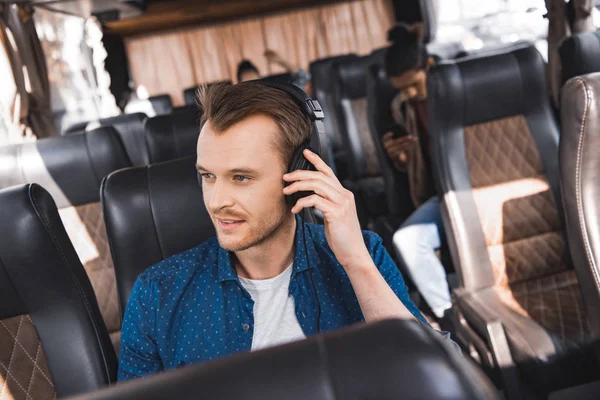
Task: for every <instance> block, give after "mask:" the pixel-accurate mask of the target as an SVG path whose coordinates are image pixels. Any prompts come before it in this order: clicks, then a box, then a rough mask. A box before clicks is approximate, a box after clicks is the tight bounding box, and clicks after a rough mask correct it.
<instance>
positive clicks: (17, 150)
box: [0, 127, 131, 349]
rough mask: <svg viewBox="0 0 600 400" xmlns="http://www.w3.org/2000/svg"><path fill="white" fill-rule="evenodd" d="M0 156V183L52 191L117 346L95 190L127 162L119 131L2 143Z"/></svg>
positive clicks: (110, 274) (113, 293)
mask: <svg viewBox="0 0 600 400" xmlns="http://www.w3.org/2000/svg"><path fill="white" fill-rule="evenodd" d="M0 159H2V161H3V162H2V163H0V188H6V187H9V186H13V185H19V184H24V183H37V184H40V185H42V186H43V187H44V188H46V190H48V192H50V193H51V195H52V197H53V198H54V201H55V202H56V205H57V206H58V208H59V214H60V217H61V220H62V223H63V225H64V228H65V230H66V231H67V233H68V235H69V238H70V239H71V241H72V242H73V246H74V247H75V250H76V251H77V254H78V255H79V258H80V260H81V262H82V263H83V266H84V268H85V270H86V272H87V274H88V276H89V279H90V281H91V282H92V286H93V288H94V292H95V293H96V297H97V299H98V304H99V306H100V311H101V312H102V316H103V317H104V321H105V323H106V326H107V328H108V331H109V332H110V334H111V338H112V339H113V343H114V344H115V347H116V348H117V349H118V343H119V338H120V329H121V319H120V315H119V310H118V302H117V290H116V286H115V276H114V269H113V264H112V259H111V256H110V249H109V247H108V241H107V238H106V230H105V228H104V220H103V219H102V207H101V205H100V195H99V192H100V183H101V180H102V178H103V177H104V176H106V175H108V174H109V173H111V172H112V171H115V170H117V169H120V168H125V167H129V166H131V163H130V161H129V159H128V157H127V155H126V154H125V150H124V149H123V145H122V143H121V141H120V139H119V135H118V134H117V133H116V132H115V131H114V129H113V128H110V127H105V128H98V129H96V130H93V131H89V132H85V133H82V134H78V135H70V136H60V137H54V138H48V139H43V140H39V141H37V142H34V143H24V144H16V145H11V146H3V147H0Z"/></svg>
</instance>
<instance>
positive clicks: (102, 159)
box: [0, 0, 600, 400]
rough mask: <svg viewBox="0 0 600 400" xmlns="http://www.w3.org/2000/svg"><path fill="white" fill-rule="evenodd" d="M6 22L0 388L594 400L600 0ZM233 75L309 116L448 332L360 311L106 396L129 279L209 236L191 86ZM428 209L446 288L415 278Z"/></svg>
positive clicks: (175, 11) (82, 7) (432, 0)
mask: <svg viewBox="0 0 600 400" xmlns="http://www.w3.org/2000/svg"><path fill="white" fill-rule="evenodd" d="M597 4H598V5H597ZM0 28H1V29H0V400H5V399H6V400H13V399H14V400H20V399H23V400H38V399H55V398H57V397H59V398H77V399H82V400H83V399H90V400H91V399H129V398H144V399H146V398H147V399H166V398H169V399H188V398H189V399H192V398H194V399H195V398H207V399H215V400H220V399H241V400H244V399H258V398H260V399H275V398H286V399H319V400H320V399H323V400H326V399H327V400H329V399H332V400H333V399H349V400H353V399H431V400H433V399H508V400H511V399H549V400H559V399H570V400H571V399H578V400H579V399H582V400H585V399H599V398H600V343H599V340H600V267H599V263H600V179H599V176H600V175H599V173H600V155H599V153H596V151H598V149H600V31H598V30H597V29H598V28H600V2H598V3H596V1H595V0H485V1H481V0H321V1H315V0H278V1H275V0H253V1H245V0H220V1H209V0H0ZM396 29H400V30H401V32H410V34H412V35H414V38H415V40H416V41H417V42H418V43H419V46H421V47H419V48H423V49H426V52H425V53H424V54H426V56H427V57H426V59H425V60H423V59H419V60H420V61H419V62H421V64H419V68H422V71H424V72H423V74H424V75H423V76H424V78H423V81H422V82H426V83H424V85H426V86H423V90H424V91H425V93H426V96H425V97H424V98H420V100H419V102H420V103H419V104H423V107H422V108H419V106H415V107H416V108H415V110H416V111H415V113H416V114H415V115H416V117H415V118H417V120H418V121H420V122H417V123H418V124H420V125H417V126H418V128H417V129H425V130H426V131H427V140H426V142H423V141H421V144H420V150H419V153H417V152H416V151H412V152H411V153H409V155H410V158H408V160H409V162H412V161H413V160H417V159H422V160H421V161H422V162H423V163H424V165H426V167H425V168H426V169H427V172H426V173H428V174H430V176H431V177H432V182H431V185H430V186H431V187H430V188H429V192H428V193H429V194H428V195H427V196H426V197H423V198H421V199H416V198H417V197H419V193H420V192H419V190H420V189H418V188H419V187H420V186H419V184H420V183H419V182H421V183H422V181H418V180H419V179H420V178H418V177H416V175H411V173H410V168H411V167H406V168H404V167H399V162H398V160H400V161H401V162H400V164H402V160H403V159H402V158H401V157H404V154H405V153H401V154H400V155H398V156H397V157H398V159H396V158H394V157H392V156H390V154H391V153H390V147H388V145H387V144H386V143H389V142H386V140H388V139H389V138H390V137H394V138H396V139H398V138H401V137H402V136H403V135H406V134H407V129H409V128H410V126H408V125H409V124H410V121H409V117H408V116H407V115H408V114H406V113H407V111H405V109H402V108H398V110H404V111H402V113H404V114H402V118H404V119H403V121H404V122H403V123H404V124H405V125H406V126H403V123H399V122H398V118H397V117H396V114H394V110H396V109H394V107H396V106H394V104H395V102H396V101H397V100H398V99H400V98H401V95H402V93H405V90H409V89H410V90H412V89H414V90H415V93H416V91H418V90H419V89H418V88H416V87H414V86H410V85H409V86H402V85H400V84H398V83H397V82H398V80H397V79H396V78H394V77H395V75H394V72H393V71H392V69H390V68H391V67H389V65H390V60H392V59H393V60H396V61H397V62H398V63H403V62H404V63H405V62H407V61H406V60H408V59H409V58H410V57H411V55H410V54H408V53H406V54H404V53H403V52H402V51H403V50H402V49H403V47H402V46H398V45H396V44H395V42H394V41H395V36H394V35H395V34H394V33H393V32H395V30H396ZM411 37H412V36H411ZM242 63H246V64H247V65H251V66H252V68H250V69H248V70H246V72H248V71H250V73H251V74H254V75H253V78H252V79H259V80H261V81H265V82H271V83H273V82H275V83H282V84H286V85H288V84H294V85H296V86H295V87H299V88H300V89H303V90H304V91H305V92H306V93H307V94H308V95H309V96H310V97H311V98H312V99H314V100H316V101H317V102H318V103H315V104H317V106H318V107H320V108H319V110H322V113H323V115H324V119H323V124H324V132H325V134H324V135H323V137H319V141H320V143H319V146H320V155H321V157H322V158H323V160H324V161H325V162H326V163H327V165H328V166H329V167H330V168H331V170H332V171H334V172H335V176H336V177H337V179H338V180H339V182H341V184H342V185H343V186H344V187H345V188H346V189H348V190H349V191H350V192H351V193H352V195H353V198H354V201H355V204H356V211H357V216H358V221H359V222H360V226H361V229H364V230H370V231H373V232H375V233H376V234H377V235H378V236H379V237H380V238H381V239H382V241H383V245H384V246H385V249H386V250H387V253H389V255H390V256H391V257H392V259H393V260H394V262H395V264H396V265H397V267H398V269H399V270H400V272H401V273H402V276H403V277H404V281H405V283H406V285H407V287H408V291H409V294H410V298H411V299H412V301H413V302H414V304H415V305H416V306H417V307H418V308H419V310H420V311H421V313H422V314H423V315H424V317H425V318H426V319H427V321H428V322H429V323H430V324H431V325H432V327H433V328H434V330H432V329H430V328H429V327H426V326H424V324H418V323H415V322H414V321H402V320H384V321H379V322H374V323H367V324H361V323H359V324H356V325H353V326H350V327H347V328H343V329H340V330H332V331H331V332H323V333H319V334H318V335H312V336H310V335H309V336H308V337H307V338H306V339H304V340H301V341H297V342H294V343H288V344H283V345H279V346H275V347H271V348H267V349H264V350H258V351H252V352H242V353H240V354H234V355H229V356H226V357H219V358H218V359H215V360H211V361H208V362H206V363H200V364H197V365H191V366H185V367H181V368H176V369H175V370H173V371H167V372H160V373H158V374H155V375H152V376H148V377H145V378H144V379H135V380H132V381H131V382H123V383H117V368H118V360H119V358H118V355H119V350H120V341H121V329H122V321H123V317H124V313H125V309H126V306H127V304H128V299H129V296H130V293H131V292H132V288H133V286H134V283H135V282H136V280H137V278H138V276H139V275H140V274H141V273H142V272H144V271H145V270H146V269H148V268H149V267H151V266H152V265H154V264H156V263H158V262H160V261H162V260H165V259H168V258H169V257H171V256H173V255H175V254H178V253H181V252H183V251H184V250H187V249H190V248H193V247H195V246H198V245H199V244H201V243H203V242H205V241H206V240H208V239H210V238H211V237H213V236H215V227H214V226H213V222H212V220H211V218H210V217H209V215H208V213H207V210H206V209H205V207H204V203H203V197H202V196H203V193H202V187H201V186H202V184H200V185H198V176H197V171H196V167H195V165H196V151H197V148H196V143H197V141H198V137H199V133H200V129H201V128H202V126H201V124H200V121H201V116H202V113H203V110H202V108H201V107H200V105H199V103H198V88H199V87H201V86H206V85H208V86H210V85H213V84H219V85H236V84H238V82H240V81H242V80H245V78H243V74H241V73H240V71H241V69H240V65H241V64H242ZM410 71H413V72H414V71H415V70H410ZM242 72H243V71H242ZM244 73H245V72H244ZM420 82H421V81H420ZM399 85H400V86H399ZM407 93H408V92H407ZM411 93H412V92H411ZM311 104H312V103H311ZM410 104H417V103H410ZM422 110H424V111H422ZM423 115H424V117H423ZM419 118H422V119H419ZM390 121H392V125H393V127H392V125H390ZM390 132H392V133H390ZM408 135H409V136H410V133H409V134H408ZM386 137H387V138H388V139H386ZM596 142H597V143H596ZM402 165H403V166H406V165H407V164H402ZM407 168H408V169H407ZM407 171H408V172H407ZM423 179H424V178H423ZM417 192H419V193H417ZM423 196H424V195H423ZM428 199H429V200H428ZM431 199H434V200H435V201H434V203H435V204H434V207H435V209H436V212H437V213H438V214H439V219H440V228H435V224H434V225H431V223H430V222H427V223H428V224H430V225H431V226H433V227H434V228H432V229H438V230H439V232H437V231H436V232H437V233H436V238H438V239H437V241H438V242H439V243H438V244H437V245H436V246H434V247H435V254H434V258H435V260H434V262H435V263H437V264H439V265H440V266H441V267H440V268H441V271H438V272H436V273H437V274H438V275H440V274H441V276H442V277H441V278H440V277H439V276H431V277H429V278H428V277H427V276H425V277H423V275H424V273H418V272H417V273H415V271H414V269H411V268H410V265H411V263H412V265H422V264H423V263H425V264H426V263H427V261H426V260H425V258H420V257H421V255H422V254H423V253H422V252H419V248H418V247H419V246H420V242H419V241H418V240H416V239H415V234H414V232H413V233H412V234H411V232H410V229H409V228H410V227H411V226H413V225H414V224H418V223H419V222H418V221H417V222H415V220H416V219H415V218H414V217H413V216H414V212H415V210H416V209H418V208H419V207H423V204H430V202H431ZM431 204H433V203H431ZM304 214H305V217H304V218H305V219H306V220H308V221H310V222H313V223H315V224H323V223H324V219H323V218H324V217H323V214H322V213H321V212H319V211H318V210H314V209H313V210H309V211H306V212H305V213H304ZM419 232H420V231H419ZM417 239H418V238H417ZM415 240H416V241H415ZM400 242H401V243H403V245H402V247H403V248H406V252H403V251H402V249H399V246H400V245H399V244H398V243H400ZM409 254H412V255H413V256H414V257H413V259H411V258H410V256H409ZM432 254H433V253H432ZM442 267H443V268H442ZM431 274H433V273H431ZM427 279H431V281H427ZM440 279H441V282H442V283H443V285H444V286H446V285H447V287H448V288H449V289H448V290H449V295H450V296H451V298H450V303H448V304H449V305H448V307H449V308H445V309H443V310H442V313H441V314H439V313H438V312H437V309H436V306H435V305H432V304H430V303H431V301H430V298H431V297H428V293H427V291H428V290H432V289H431V287H430V286H429V285H428V284H431V285H433V284H434V283H435V282H434V281H436V280H437V281H436V282H437V283H439V282H440ZM313 285H314V283H313ZM314 290H315V292H316V291H317V289H316V288H315V289H314ZM340 295H341V294H340ZM430 296H431V295H430ZM317 301H318V298H317ZM318 318H319V319H320V320H321V323H324V322H323V321H324V320H322V318H323V319H326V318H328V316H327V314H323V315H321V312H320V311H319V317H318ZM325 322H326V321H325ZM244 330H247V327H244ZM435 330H437V331H444V332H448V333H449V335H450V336H449V337H450V339H451V340H452V341H453V342H455V343H456V344H457V345H458V346H457V347H460V350H458V349H456V348H454V346H453V345H452V344H451V343H449V342H448V341H447V340H444V339H443V338H442V337H441V336H440V335H439V334H438V333H437V332H435ZM215 340H218V339H215ZM220 340H223V339H222V338H221V339H220Z"/></svg>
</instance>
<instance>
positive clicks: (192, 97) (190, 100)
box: [183, 81, 231, 106]
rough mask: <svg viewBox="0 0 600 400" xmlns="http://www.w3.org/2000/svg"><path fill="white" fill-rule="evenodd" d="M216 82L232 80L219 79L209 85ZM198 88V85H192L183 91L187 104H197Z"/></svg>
mask: <svg viewBox="0 0 600 400" xmlns="http://www.w3.org/2000/svg"><path fill="white" fill-rule="evenodd" d="M214 83H231V81H217V82H211V83H209V85H211V84H214ZM196 90H198V86H192V87H190V88H187V89H185V90H184V91H183V101H184V102H185V105H187V106H195V105H196Z"/></svg>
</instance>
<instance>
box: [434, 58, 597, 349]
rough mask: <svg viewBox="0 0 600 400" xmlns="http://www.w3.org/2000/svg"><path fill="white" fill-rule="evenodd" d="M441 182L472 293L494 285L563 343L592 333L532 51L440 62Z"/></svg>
mask: <svg viewBox="0 0 600 400" xmlns="http://www.w3.org/2000/svg"><path fill="white" fill-rule="evenodd" d="M427 86H428V103H429V126H430V135H431V141H432V143H431V146H432V159H433V164H434V176H435V179H436V183H437V185H438V192H439V193H441V194H442V199H441V211H442V216H443V220H444V226H445V227H446V229H445V230H446V236H447V238H448V242H449V243H448V244H449V247H450V250H451V253H452V256H453V262H454V265H455V266H456V267H457V270H458V272H459V275H460V277H461V279H462V284H463V285H464V287H465V288H466V290H467V291H477V290H479V289H483V288H493V290H494V292H495V293H496V295H497V296H498V297H499V298H500V299H501V300H502V302H503V303H504V304H505V305H506V306H507V307H508V308H510V309H511V310H512V312H515V313H517V314H520V315H522V316H525V317H527V318H531V319H533V320H534V321H536V322H537V323H539V324H540V325H541V326H543V327H544V328H545V329H546V330H548V331H550V332H554V333H556V334H557V335H558V336H560V337H563V338H574V337H580V335H581V334H582V333H585V332H586V331H587V323H586V319H585V313H584V310H583V307H582V304H581V293H580V289H579V283H578V280H577V276H576V274H575V271H574V270H573V268H572V266H571V263H570V260H569V256H568V254H567V249H566V244H565V240H564V230H563V224H562V221H561V220H562V215H561V212H562V211H561V209H560V207H558V206H559V205H560V204H561V203H560V193H559V186H558V173H559V171H558V157H557V154H558V137H559V134H558V126H557V123H556V121H555V119H554V116H553V112H552V107H551V104H550V101H549V96H548V91H547V85H546V79H545V66H544V62H543V60H542V57H541V55H540V54H539V53H538V51H537V50H536V49H535V48H534V47H523V48H519V49H516V50H513V51H511V52H508V53H504V54H498V55H492V56H487V57H483V58H473V59H470V58H469V59H464V60H462V61H460V62H448V63H442V64H440V65H439V66H435V67H433V68H432V69H431V71H430V74H429V77H428V82H427Z"/></svg>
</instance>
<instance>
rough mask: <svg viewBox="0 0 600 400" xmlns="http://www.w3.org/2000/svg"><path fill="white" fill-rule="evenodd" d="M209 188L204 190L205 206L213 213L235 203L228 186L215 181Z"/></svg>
mask: <svg viewBox="0 0 600 400" xmlns="http://www.w3.org/2000/svg"><path fill="white" fill-rule="evenodd" d="M210 186H211V187H210V188H207V189H208V190H206V192H205V193H206V196H207V197H206V200H207V201H206V206H207V207H208V208H209V209H210V210H211V211H213V212H215V211H218V210H221V209H223V208H227V207H231V206H233V205H234V203H235V201H234V198H233V193H232V190H231V187H230V185H227V183H226V182H223V181H219V180H218V179H217V181H216V182H214V183H213V184H212V185H210Z"/></svg>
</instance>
